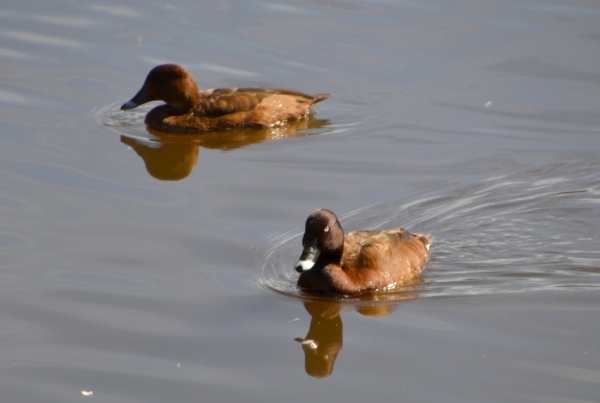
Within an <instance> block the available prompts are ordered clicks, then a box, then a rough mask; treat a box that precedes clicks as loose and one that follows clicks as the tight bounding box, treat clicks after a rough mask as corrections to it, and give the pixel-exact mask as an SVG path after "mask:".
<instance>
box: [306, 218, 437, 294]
mask: <svg viewBox="0 0 600 403" xmlns="http://www.w3.org/2000/svg"><path fill="white" fill-rule="evenodd" d="M326 229H327V230H326ZM432 242H433V238H432V237H431V235H429V234H409V233H408V232H407V231H406V230H404V229H402V228H396V229H392V230H387V231H381V232H375V231H357V232H351V233H349V234H347V235H345V236H344V233H343V230H342V228H341V226H340V224H339V222H338V220H337V217H336V216H335V214H333V213H332V212H331V211H329V210H317V211H315V212H314V213H313V214H311V215H310V216H309V218H308V220H307V222H306V232H305V234H304V239H303V241H302V243H303V245H304V252H303V253H302V256H301V257H300V262H299V264H298V265H297V268H296V270H299V269H301V270H302V273H301V274H300V277H299V278H298V286H299V287H300V288H301V289H303V290H304V291H308V292H310V291H318V292H323V293H327V294H343V295H355V294H362V293H367V292H374V291H378V290H382V289H385V288H388V287H392V286H395V285H398V284H403V283H407V282H409V281H412V280H415V279H416V278H418V277H419V274H420V273H421V271H422V270H423V268H424V265H425V262H426V261H427V259H428V257H429V245H430V244H431V243H432ZM311 249H312V251H313V252H314V250H315V249H318V250H319V252H318V253H317V258H316V259H314V265H312V266H311V263H306V262H308V261H311Z"/></svg>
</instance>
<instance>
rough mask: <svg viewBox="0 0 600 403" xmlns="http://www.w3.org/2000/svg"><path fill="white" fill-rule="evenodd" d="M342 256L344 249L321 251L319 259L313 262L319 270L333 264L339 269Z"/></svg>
mask: <svg viewBox="0 0 600 403" xmlns="http://www.w3.org/2000/svg"><path fill="white" fill-rule="evenodd" d="M343 254H344V247H343V246H342V247H341V248H338V249H336V250H333V251H323V252H321V254H320V255H319V258H318V259H317V261H316V262H315V266H317V267H318V268H319V269H322V268H323V267H325V266H327V265H329V264H335V265H338V266H340V267H341V265H342V255H343Z"/></svg>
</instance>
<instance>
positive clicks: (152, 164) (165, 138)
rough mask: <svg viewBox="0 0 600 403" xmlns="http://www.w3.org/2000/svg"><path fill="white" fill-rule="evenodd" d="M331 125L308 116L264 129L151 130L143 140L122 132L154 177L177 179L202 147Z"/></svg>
mask: <svg viewBox="0 0 600 403" xmlns="http://www.w3.org/2000/svg"><path fill="white" fill-rule="evenodd" d="M328 124H329V120H325V119H315V118H314V117H313V116H309V117H308V118H306V119H300V120H297V121H293V122H289V123H288V124H286V125H284V126H282V127H274V128H263V129H232V130H228V131H224V132H210V133H201V134H185V135H182V134H172V133H163V132H159V131H157V130H153V129H148V132H149V133H150V134H152V135H153V136H154V138H152V139H143V140H142V139H139V138H135V137H128V136H127V135H122V136H121V142H122V143H124V144H127V145H128V146H130V147H131V148H133V150H134V151H135V152H136V153H137V154H138V155H139V156H140V157H142V159H143V160H144V164H146V170H147V171H148V173H149V174H150V175H151V176H153V177H154V178H156V179H160V180H165V181H167V180H170V181H178V180H181V179H184V178H186V177H187V176H189V174H190V173H191V172H192V170H193V169H194V166H196V164H197V162H198V154H199V148H200V147H204V148H209V149H219V150H224V151H227V150H234V149H236V148H242V147H246V146H249V145H251V144H258V143H262V142H264V141H271V140H279V139H284V138H292V137H302V136H310V135H314V134H316V133H314V132H308V133H307V132H299V130H307V129H320V128H322V127H324V126H326V125H328Z"/></svg>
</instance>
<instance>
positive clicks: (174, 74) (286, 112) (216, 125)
mask: <svg viewBox="0 0 600 403" xmlns="http://www.w3.org/2000/svg"><path fill="white" fill-rule="evenodd" d="M328 97H329V94H316V95H306V94H303V93H300V92H295V91H287V90H275V89H259V88H228V89H216V90H214V89H206V90H202V91H198V87H197V86H196V82H195V81H194V79H193V78H192V76H191V75H190V73H188V71H187V70H186V69H184V68H183V67H181V66H178V65H176V64H163V65H160V66H156V67H155V68H153V69H152V70H150V73H148V76H147V77H146V81H145V82H144V85H143V86H142V89H140V90H139V91H138V93H137V94H135V96H134V97H133V98H132V99H131V100H129V101H128V102H126V103H124V104H123V105H122V106H121V110H126V109H132V108H135V107H137V106H139V105H141V104H144V103H146V102H150V101H164V102H166V105H160V106H157V107H156V108H154V109H152V110H151V111H150V112H148V114H147V115H146V119H145V122H146V124H147V125H148V126H149V127H150V128H152V129H155V130H160V131H163V132H168V133H198V132H206V131H212V130H227V129H231V128H235V127H275V126H278V125H282V124H284V123H285V122H287V121H290V120H296V119H301V118H304V117H306V116H307V115H308V113H309V111H310V107H311V106H312V105H313V104H315V103H317V102H319V101H322V100H324V99H327V98H328Z"/></svg>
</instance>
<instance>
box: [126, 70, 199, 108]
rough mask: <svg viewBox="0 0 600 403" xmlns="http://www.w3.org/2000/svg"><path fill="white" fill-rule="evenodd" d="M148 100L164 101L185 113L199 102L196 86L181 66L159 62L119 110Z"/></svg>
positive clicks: (133, 106)
mask: <svg viewBox="0 0 600 403" xmlns="http://www.w3.org/2000/svg"><path fill="white" fill-rule="evenodd" d="M150 101H165V102H166V103H167V105H169V106H171V107H172V108H173V110H174V111H180V112H181V113H187V112H189V111H191V110H192V109H193V108H194V107H195V106H196V105H197V104H198V102H199V98H198V86H197V85H196V82H195V81H194V78H193V77H192V76H191V74H190V73H189V72H188V71H187V70H186V69H184V68H183V67H181V66H179V65H177V64H161V65H160V66H156V67H154V68H153V69H152V70H150V73H148V76H147V77H146V81H144V85H143V86H142V88H141V89H140V90H139V91H138V93H137V94H135V96H134V97H133V98H131V100H129V101H127V102H125V103H124V104H123V105H122V106H121V110H122V111H124V110H127V109H133V108H135V107H137V106H140V105H142V104H145V103H146V102H150Z"/></svg>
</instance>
